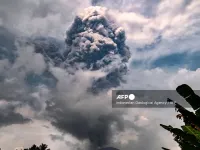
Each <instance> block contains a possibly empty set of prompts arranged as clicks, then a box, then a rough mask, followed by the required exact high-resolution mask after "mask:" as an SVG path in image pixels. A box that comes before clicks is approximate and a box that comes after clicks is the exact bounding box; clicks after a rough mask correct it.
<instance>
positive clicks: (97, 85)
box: [0, 7, 130, 149]
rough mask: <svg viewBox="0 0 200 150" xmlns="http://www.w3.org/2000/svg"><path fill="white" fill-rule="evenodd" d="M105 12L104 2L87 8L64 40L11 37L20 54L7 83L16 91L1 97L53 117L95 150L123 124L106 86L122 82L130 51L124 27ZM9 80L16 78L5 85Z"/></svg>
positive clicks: (106, 141)
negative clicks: (111, 103) (111, 106)
mask: <svg viewBox="0 0 200 150" xmlns="http://www.w3.org/2000/svg"><path fill="white" fill-rule="evenodd" d="M106 11H107V10H106V9H105V8H101V7H90V8H88V9H85V11H84V12H83V13H81V14H80V15H78V16H77V17H76V18H75V20H74V22H73V24H72V25H71V27H70V28H69V30H68V31H67V33H66V34H67V37H66V39H65V41H64V40H63V41H60V40H58V39H55V38H52V37H34V36H33V37H23V38H22V37H20V38H17V39H13V40H10V42H11V43H12V44H13V48H10V47H7V49H8V50H9V51H10V52H11V54H12V55H14V56H15V57H14V59H13V62H12V63H8V66H7V67H8V68H9V69H8V70H7V71H5V72H4V74H5V75H4V79H3V82H2V87H4V91H5V90H6V89H8V90H12V93H11V94H8V93H7V92H5V93H1V97H2V98H6V99H7V100H8V101H11V102H15V100H16V98H17V99H18V100H17V102H18V103H19V104H20V105H19V106H16V107H18V108H20V107H23V106H26V105H29V106H31V109H32V110H33V111H35V112H36V113H35V114H36V116H34V117H36V118H37V117H38V115H39V117H40V119H41V118H43V119H44V118H48V119H49V120H50V121H51V123H52V125H54V126H55V127H57V128H58V129H59V130H60V131H62V132H64V133H68V134H71V135H72V136H74V137H76V138H77V139H79V140H83V141H86V142H88V143H89V145H90V148H91V149H93V148H97V147H102V146H105V145H107V144H109V143H110V142H111V140H112V136H113V131H112V126H115V128H116V130H119V131H122V130H123V129H124V123H123V118H122V112H115V111H112V110H111V108H110V104H109V103H108V101H109V99H110V97H109V96H108V95H107V94H106V92H103V90H105V91H107V90H109V89H110V88H111V87H117V86H119V85H120V83H121V82H123V75H124V74H126V73H127V66H126V63H127V61H128V59H129V57H130V52H129V48H128V47H127V46H126V44H125V40H126V36H125V31H124V30H123V29H122V28H120V27H118V26H116V24H115V22H114V21H113V20H112V18H111V17H110V16H108V14H107V12H106ZM1 35H2V36H4V35H3V34H1ZM10 37H12V36H10ZM16 42H17V45H16V44H14V43H16ZM11 49H13V50H16V51H11ZM41 56H42V57H41ZM9 57H10V56H9ZM4 59H7V58H6V57H4ZM8 74H10V76H8V77H6V75H8ZM17 78H19V80H16V79H17ZM8 79H10V81H11V82H10V83H7V84H6V86H7V87H6V86H5V84H4V82H5V81H6V80H8ZM44 84H45V85H46V86H44V87H43V89H44V90H45V89H46V90H47V91H48V90H49V91H50V92H45V91H44V93H41V88H40V87H41V85H44ZM0 86H1V84H0ZM17 87H18V88H20V90H21V93H20V92H19V91H17V90H16V89H17ZM88 89H89V91H88ZM91 91H92V92H93V93H94V92H97V93H98V95H93V94H92V93H91ZM52 95H53V96H52ZM88 104H90V105H88ZM10 114H14V110H12V111H11V113H10ZM19 115H20V114H19ZM41 115H42V116H41ZM15 116H16V115H15ZM15 118H16V119H17V118H18V120H19V121H21V120H22V119H23V118H22V119H21V120H20V117H18V116H16V117H15ZM22 121H23V120H22ZM22 121H21V122H22ZM26 121H27V120H26V119H24V122H26ZM13 123H14V122H10V124H13ZM7 125H9V123H8V124H7Z"/></svg>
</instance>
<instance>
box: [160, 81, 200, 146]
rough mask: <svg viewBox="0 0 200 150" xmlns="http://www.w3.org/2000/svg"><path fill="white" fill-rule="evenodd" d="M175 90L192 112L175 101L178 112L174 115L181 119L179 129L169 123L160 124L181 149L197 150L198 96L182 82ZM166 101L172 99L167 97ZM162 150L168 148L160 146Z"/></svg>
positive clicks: (199, 125) (199, 137) (199, 128)
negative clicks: (190, 107)
mask: <svg viewBox="0 0 200 150" xmlns="http://www.w3.org/2000/svg"><path fill="white" fill-rule="evenodd" d="M176 91H177V92H178V93H179V94H180V95H181V96H182V97H184V99H185V100H186V101H187V102H188V103H189V104H190V105H191V106H192V108H193V109H194V112H195V113H193V112H190V111H188V110H187V109H185V108H184V107H183V106H181V105H179V104H178V103H175V110H176V111H177V112H178V113H179V114H178V115H177V116H176V117H177V118H178V119H181V120H183V122H184V124H185V125H183V126H181V129H179V128H174V127H172V126H170V125H168V126H166V125H163V124H160V126H161V127H163V128H164V129H165V130H168V131H169V132H171V133H172V135H173V136H174V140H175V141H176V142H177V143H178V144H179V146H180V148H181V150H199V149H200V115H199V114H200V111H199V110H200V109H199V108H200V97H199V96H198V95H196V94H195V93H194V91H193V90H192V88H190V87H189V86H188V85H186V84H183V85H180V86H179V87H177V89H176ZM168 101H173V100H171V99H168ZM162 149H163V150H170V149H167V148H164V147H162Z"/></svg>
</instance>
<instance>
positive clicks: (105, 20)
mask: <svg viewBox="0 0 200 150" xmlns="http://www.w3.org/2000/svg"><path fill="white" fill-rule="evenodd" d="M125 40H126V36H125V31H124V29H123V28H121V27H118V26H116V24H115V22H114V21H113V19H112V18H111V17H110V16H109V15H108V13H107V9H106V8H104V7H98V6H96V7H89V8H87V9H85V11H84V12H83V13H81V14H80V15H78V16H76V18H75V20H74V22H73V24H72V26H71V27H70V29H69V30H68V31H67V38H66V40H65V42H66V44H67V51H66V53H65V57H66V61H65V62H64V65H65V67H66V68H68V67H71V66H74V67H77V64H78V67H79V68H81V69H89V70H91V71H94V70H102V71H104V72H105V73H107V75H106V76H105V77H104V78H100V79H98V80H96V81H94V83H93V87H92V88H91V89H92V91H93V92H98V91H99V90H105V89H109V88H111V87H117V86H119V85H120V82H122V81H123V79H122V76H123V75H124V74H126V72H127V70H128V69H127V67H126V63H127V61H128V59H129V58H130V51H129V48H128V46H126V44H125ZM80 64H81V65H82V66H80Z"/></svg>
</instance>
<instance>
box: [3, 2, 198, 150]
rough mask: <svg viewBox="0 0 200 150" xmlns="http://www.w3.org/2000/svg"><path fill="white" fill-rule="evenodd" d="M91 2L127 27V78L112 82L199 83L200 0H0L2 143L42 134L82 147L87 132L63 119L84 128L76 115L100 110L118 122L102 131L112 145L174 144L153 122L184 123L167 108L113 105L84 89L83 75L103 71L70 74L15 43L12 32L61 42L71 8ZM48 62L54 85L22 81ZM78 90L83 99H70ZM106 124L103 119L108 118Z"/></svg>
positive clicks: (56, 145) (127, 148)
mask: <svg viewBox="0 0 200 150" xmlns="http://www.w3.org/2000/svg"><path fill="white" fill-rule="evenodd" d="M91 6H100V7H105V8H107V9H108V11H107V12H106V13H108V14H109V16H110V17H111V18H112V19H113V20H114V21H115V22H116V24H117V25H118V26H120V27H122V28H123V29H124V31H125V33H126V41H125V43H126V45H127V46H128V47H129V50H130V52H131V57H130V59H129V61H128V63H127V65H128V68H129V72H128V74H127V75H126V76H125V77H124V78H125V80H126V83H122V84H121V85H120V86H119V87H117V88H118V89H130V90H131V89H134V90H137V89H143V90H147V89H151V90H168V89H170V90H175V88H176V87H177V86H178V85H180V84H183V83H185V84H188V85H190V86H191V87H192V88H193V89H200V84H199V83H198V81H199V80H200V69H199V64H200V63H199V59H198V57H199V55H200V42H199V38H200V28H199V26H200V18H199V16H200V1H197V0H92V1H90V0H73V1H71V0H57V1H54V0H35V1H31V0H1V1H0V48H1V51H0V53H2V54H1V56H0V74H1V76H0V79H1V80H0V89H1V90H0V110H1V111H0V116H1V118H0V147H1V148H2V150H9V149H14V148H15V147H21V146H23V147H30V146H31V145H32V144H41V143H42V142H43V143H46V144H48V146H49V147H50V148H51V149H52V150H59V149H69V150H78V149H79V150H85V149H89V147H90V146H89V144H90V141H88V140H89V139H88V138H86V137H85V135H84V134H79V133H78V132H76V131H73V128H71V126H73V123H72V124H70V126H68V125H69V123H70V122H75V124H76V125H77V123H78V124H79V125H80V126H78V127H74V128H75V129H79V128H87V126H86V125H87V122H86V123H85V124H86V125H85V124H82V122H81V119H83V118H84V119H83V121H85V120H87V119H85V118H87V116H88V120H89V122H92V123H94V124H95V123H96V120H97V118H96V117H97V116H101V115H104V116H106V117H110V118H111V120H112V119H114V120H115V119H116V120H117V121H116V124H117V125H113V126H112V128H111V131H110V132H112V134H113V136H111V135H110V134H109V136H107V137H106V138H110V139H108V141H109V145H111V146H114V147H117V148H119V149H123V150H133V149H135V150H147V149H148V150H149V149H152V150H153V149H154V150H159V149H161V147H167V148H170V149H171V150H179V147H178V145H177V144H176V143H175V142H174V141H173V137H172V135H171V134H170V133H168V132H167V131H165V130H163V129H162V128H161V127H160V126H159V124H166V125H169V124H170V125H172V126H175V127H179V126H180V125H181V124H183V123H182V122H181V121H179V120H177V119H176V117H175V115H176V112H175V110H174V109H167V108H164V109H147V108H144V109H139V108H138V109H126V108H125V109H114V108H112V106H111V105H110V103H109V100H111V97H109V95H107V93H105V92H102V93H100V95H98V96H94V95H88V94H86V90H85V89H87V88H88V87H89V86H90V85H91V80H90V79H91V78H93V77H99V76H103V75H104V74H102V72H101V71H96V72H91V71H86V72H85V71H80V72H76V73H75V75H73V76H71V75H69V74H68V73H66V71H65V70H63V69H62V68H59V67H56V66H51V65H49V64H47V63H46V61H45V59H44V57H43V55H41V54H39V53H35V51H34V47H32V46H28V47H27V46H22V45H17V46H15V45H16V44H15V39H16V38H17V37H34V36H43V37H53V38H55V39H57V40H58V41H61V42H62V41H63V42H64V39H65V38H66V31H67V30H68V29H69V28H70V26H71V25H72V23H73V21H74V18H75V17H76V16H77V14H79V13H82V12H84V10H85V9H86V8H88V7H91ZM15 49H16V51H15ZM12 51H15V52H16V54H17V58H16V60H15V61H14V63H11V62H12V59H14V56H13V54H12ZM48 67H49V68H50V72H51V74H53V76H54V77H55V78H56V79H57V84H56V85H55V86H52V87H50V86H47V85H46V84H43V83H44V82H48V83H52V84H54V83H53V81H51V80H50V79H46V78H44V79H43V80H42V81H38V80H39V79H38V80H36V81H32V82H33V83H32V84H30V83H27V82H28V81H27V80H28V78H27V74H29V73H30V72H34V74H35V75H36V76H37V75H38V76H40V75H43V74H44V72H45V70H46V69H47V68H48ZM36 82H37V84H36ZM38 83H40V84H38ZM48 85H49V84H48ZM71 85H73V86H71ZM80 97H81V98H82V99H83V100H82V101H81V102H80V103H77V100H78V99H80ZM51 99H55V100H56V102H55V103H56V106H55V107H53V109H52V110H51V109H50V108H49V107H48V106H50V104H47V102H48V101H49V100H51ZM52 105H53V104H52ZM80 114H81V115H80ZM77 116H78V117H80V116H81V117H80V122H77V121H74V120H73V117H74V118H76V117H77ZM108 120H109V119H108ZM105 122H106V121H105ZM83 123H84V122H83ZM89 124H90V123H89ZM107 125H109V126H110V125H111V124H110V122H108V124H107ZM101 127H102V126H100V127H99V128H100V129H101ZM105 128H106V129H107V128H108V126H106V127H105ZM118 128H119V129H118ZM92 129H93V128H92ZM93 130H94V131H96V130H98V129H96V128H95V129H93ZM100 131H101V130H100ZM110 132H109V133H110ZM106 133H107V132H106ZM102 134H104V133H102ZM11 143H12V144H11Z"/></svg>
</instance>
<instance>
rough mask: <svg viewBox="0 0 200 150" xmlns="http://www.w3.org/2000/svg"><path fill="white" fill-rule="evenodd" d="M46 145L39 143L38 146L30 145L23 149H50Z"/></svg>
mask: <svg viewBox="0 0 200 150" xmlns="http://www.w3.org/2000/svg"><path fill="white" fill-rule="evenodd" d="M47 147H48V146H47V145H46V144H43V143H42V144H41V145H40V146H37V145H35V144H34V145H33V146H31V148H26V149H24V150H50V149H49V148H48V149H47Z"/></svg>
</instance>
